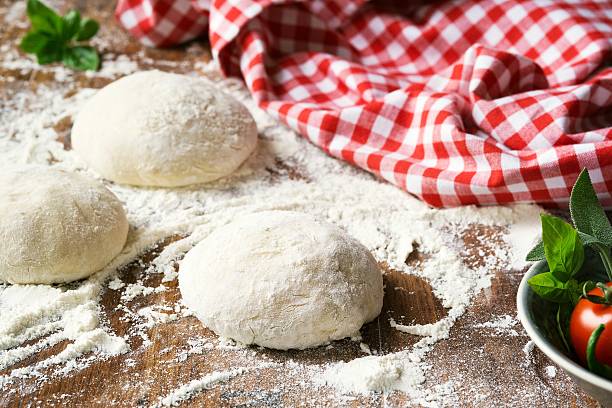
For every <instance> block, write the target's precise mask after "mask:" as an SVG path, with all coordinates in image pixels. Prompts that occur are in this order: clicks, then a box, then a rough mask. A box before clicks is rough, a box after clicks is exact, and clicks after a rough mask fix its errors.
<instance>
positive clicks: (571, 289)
mask: <svg viewBox="0 0 612 408" xmlns="http://www.w3.org/2000/svg"><path fill="white" fill-rule="evenodd" d="M527 283H528V284H529V286H530V287H531V289H532V290H533V291H534V292H535V293H536V294H538V295H539V296H540V297H541V298H543V299H546V300H548V301H550V302H554V303H574V302H575V301H576V300H577V299H578V298H579V297H580V293H581V290H582V288H581V286H580V285H579V284H578V282H576V281H575V280H574V279H571V280H569V281H567V282H563V281H561V280H560V279H558V278H557V277H556V276H555V275H553V273H552V272H544V273H540V274H537V275H535V276H533V277H532V278H531V279H529V280H528V281H527Z"/></svg>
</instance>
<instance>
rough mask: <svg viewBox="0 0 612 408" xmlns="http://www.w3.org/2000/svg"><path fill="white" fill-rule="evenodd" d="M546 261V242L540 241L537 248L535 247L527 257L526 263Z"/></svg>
mask: <svg viewBox="0 0 612 408" xmlns="http://www.w3.org/2000/svg"><path fill="white" fill-rule="evenodd" d="M545 259H546V255H545V254H544V242H543V241H540V242H538V244H537V245H536V246H534V247H533V248H532V249H531V251H529V253H528V254H527V256H526V257H525V260H526V261H529V262H537V261H543V260H545Z"/></svg>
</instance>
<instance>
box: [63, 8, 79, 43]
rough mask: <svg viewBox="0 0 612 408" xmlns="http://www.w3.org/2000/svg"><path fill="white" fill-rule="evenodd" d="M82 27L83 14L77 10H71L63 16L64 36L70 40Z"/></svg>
mask: <svg viewBox="0 0 612 408" xmlns="http://www.w3.org/2000/svg"><path fill="white" fill-rule="evenodd" d="M80 28H81V14H80V13H79V12H78V11H76V10H70V11H69V12H68V14H66V15H65V16H64V17H62V38H63V39H64V40H66V41H70V39H71V38H73V37H74V36H75V35H76V34H77V33H78V32H79V29H80Z"/></svg>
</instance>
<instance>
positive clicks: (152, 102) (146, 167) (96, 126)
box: [71, 71, 257, 187]
mask: <svg viewBox="0 0 612 408" xmlns="http://www.w3.org/2000/svg"><path fill="white" fill-rule="evenodd" d="M71 139H72V147H73V149H74V150H75V151H76V152H77V154H78V155H79V156H80V157H81V158H82V159H83V160H84V161H85V162H86V163H87V164H88V165H89V166H90V167H91V168H93V169H94V170H96V171H97V172H98V173H100V174H101V175H102V176H103V177H105V178H107V179H109V180H112V181H115V182H118V183H124V184H132V185H141V186H161V187H174V186H184V185H188V184H195V183H204V182H208V181H212V180H215V179H218V178H220V177H224V176H227V175H229V174H230V173H232V172H233V171H234V170H236V169H237V168H238V167H239V166H240V164H242V162H244V160H246V158H247V157H248V156H249V155H250V154H251V153H252V152H253V150H254V149H255V144H256V142H257V125H256V124H255V121H254V120H253V117H252V116H251V115H250V113H249V111H248V110H247V109H246V108H245V107H244V106H243V105H242V104H241V103H240V102H238V101H236V100H235V99H234V98H232V97H231V96H229V95H227V94H225V93H223V92H221V91H220V90H218V89H217V88H216V87H215V86H214V85H212V84H210V83H209V82H208V81H206V80H204V79H202V78H197V77H190V76H186V75H178V74H170V73H166V72H161V71H145V72H139V73H136V74H132V75H129V76H126V77H123V78H121V79H119V80H118V81H115V82H113V83H111V84H109V85H107V86H106V87H104V88H103V89H101V90H100V91H99V92H98V93H97V94H96V95H95V96H94V97H93V98H92V99H91V100H90V101H88V102H87V103H86V104H85V106H84V107H83V109H82V110H81V111H80V112H79V114H78V115H77V117H76V119H75V122H74V126H73V128H72V135H71Z"/></svg>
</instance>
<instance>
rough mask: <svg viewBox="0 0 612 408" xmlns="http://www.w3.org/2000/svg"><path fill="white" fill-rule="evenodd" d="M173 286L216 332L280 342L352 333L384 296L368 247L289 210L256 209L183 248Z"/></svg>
mask: <svg viewBox="0 0 612 408" xmlns="http://www.w3.org/2000/svg"><path fill="white" fill-rule="evenodd" d="M179 287H180V290H181V294H182V296H183V301H184V302H185V304H186V305H187V306H188V307H189V308H190V309H192V310H193V311H194V312H195V314H196V316H197V317H198V318H199V319H200V320H201V321H202V322H203V323H204V324H205V325H206V326H207V327H208V328H210V329H212V330H213V331H214V332H215V333H217V334H218V335H220V336H223V337H228V338H232V339H235V340H237V341H239V342H242V343H245V344H253V343H254V344H258V345H260V346H265V347H269V348H275V349H281V350H286V349H293V348H295V349H303V348H307V347H314V346H318V345H321V344H324V343H326V342H329V341H331V340H337V339H341V338H344V337H347V336H352V335H355V334H356V333H358V330H359V328H360V327H361V326H362V325H363V324H364V323H366V322H369V321H371V320H373V319H374V318H375V317H376V316H378V314H379V313H380V310H381V308H382V303H383V282H382V276H381V273H380V270H379V268H378V265H377V263H376V261H375V260H374V258H373V257H372V255H371V254H370V253H369V252H368V250H367V249H366V248H365V247H364V246H363V245H361V244H360V243H359V242H357V241H356V240H355V239H353V238H352V237H350V236H349V235H347V234H346V233H345V232H343V231H342V230H341V229H339V228H337V227H335V226H333V225H331V224H328V223H325V222H321V221H317V220H316V219H313V218H312V217H310V216H308V215H305V214H301V213H297V212H291V211H267V212H261V213H256V214H253V215H249V216H245V217H242V218H240V219H239V220H237V221H234V222H233V223H231V224H229V225H226V226H224V227H222V228H220V229H218V230H216V231H214V232H213V233H212V234H210V235H209V236H208V237H207V238H206V239H204V240H203V241H202V242H200V243H199V244H198V245H197V246H195V247H194V248H193V249H192V250H191V251H189V252H188V253H187V255H186V256H185V259H184V260H183V261H182V263H181V266H180V271H179Z"/></svg>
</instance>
